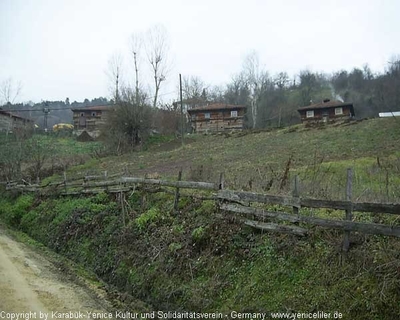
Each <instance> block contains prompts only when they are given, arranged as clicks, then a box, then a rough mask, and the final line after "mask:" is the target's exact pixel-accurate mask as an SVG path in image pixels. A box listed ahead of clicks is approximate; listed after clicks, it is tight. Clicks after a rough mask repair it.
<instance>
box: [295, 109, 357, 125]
mask: <svg viewBox="0 0 400 320" xmlns="http://www.w3.org/2000/svg"><path fill="white" fill-rule="evenodd" d="M341 108H342V109H343V114H340V115H336V114H335V108H329V109H314V117H312V118H307V111H309V110H300V117H301V121H302V122H308V121H311V122H312V121H322V120H323V118H324V115H325V114H327V116H328V119H327V120H328V121H330V120H335V119H347V118H349V117H350V116H351V110H350V107H349V106H345V107H341Z"/></svg>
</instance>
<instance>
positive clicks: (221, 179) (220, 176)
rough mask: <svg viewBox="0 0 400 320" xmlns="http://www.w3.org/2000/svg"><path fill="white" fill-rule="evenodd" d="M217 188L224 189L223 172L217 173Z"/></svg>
mask: <svg viewBox="0 0 400 320" xmlns="http://www.w3.org/2000/svg"><path fill="white" fill-rule="evenodd" d="M218 189H219V190H224V189H225V175H224V173H223V172H221V173H220V174H219V184H218Z"/></svg>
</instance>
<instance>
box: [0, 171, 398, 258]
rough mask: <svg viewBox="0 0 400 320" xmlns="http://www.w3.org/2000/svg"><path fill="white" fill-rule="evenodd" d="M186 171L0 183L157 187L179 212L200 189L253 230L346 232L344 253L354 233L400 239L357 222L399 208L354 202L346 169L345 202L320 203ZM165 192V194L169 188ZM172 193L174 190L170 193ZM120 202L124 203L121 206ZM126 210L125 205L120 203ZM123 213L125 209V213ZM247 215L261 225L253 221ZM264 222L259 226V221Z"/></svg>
mask: <svg viewBox="0 0 400 320" xmlns="http://www.w3.org/2000/svg"><path fill="white" fill-rule="evenodd" d="M181 177H182V172H181V171H180V172H179V175H178V179H177V180H176V181H171V180H160V179H149V178H138V177H128V176H123V174H113V175H107V172H106V171H105V172H104V174H103V175H87V176H85V177H81V178H79V179H78V178H73V179H67V176H66V173H64V179H63V181H58V182H51V183H49V184H46V185H38V184H27V183H26V182H24V184H18V183H17V182H15V181H14V182H7V183H0V184H3V185H5V186H6V190H7V191H16V192H34V193H38V194H40V195H42V196H47V195H57V196H74V195H76V196H79V195H88V194H96V193H100V192H108V193H120V194H121V195H122V194H125V193H126V192H128V191H132V190H135V188H136V186H137V185H151V186H156V187H158V188H156V189H155V190H153V191H152V192H170V193H172V194H174V195H175V201H174V208H175V210H177V208H178V202H179V198H180V197H181V196H185V195H183V194H181V193H180V189H197V190H208V191H211V192H212V194H211V195H208V196H204V197H203V196H198V195H193V194H191V195H190V196H191V197H198V198H200V199H212V200H215V201H217V202H218V203H219V207H220V209H221V210H223V211H225V212H231V213H234V214H237V215H240V216H243V215H244V216H246V217H247V218H246V219H242V220H243V222H244V223H245V224H246V225H249V226H251V227H254V228H258V229H262V230H266V231H274V232H285V233H288V232H289V233H293V234H296V235H299V236H302V235H303V236H304V235H305V234H306V233H307V229H305V228H303V227H299V226H297V225H288V224H278V223H274V222H268V223H267V222H265V221H264V220H265V219H273V220H277V221H283V222H285V223H288V222H289V223H295V224H298V223H303V224H308V225H316V226H320V227H325V228H330V229H340V230H343V231H344V240H343V249H344V250H345V251H347V250H348V249H349V244H350V240H349V237H350V232H362V233H367V234H376V235H385V236H395V237H400V225H387V224H376V223H366V222H356V221H353V212H368V213H388V214H394V215H400V203H375V202H353V201H352V200H351V187H352V177H353V174H352V170H351V169H348V175H347V184H346V190H345V194H346V200H322V199H311V198H303V197H301V196H300V190H299V182H298V177H297V176H296V177H295V180H294V182H295V183H294V190H293V193H292V195H291V196H286V195H269V194H262V193H254V192H245V191H234V190H228V189H224V175H223V174H221V175H220V180H219V183H210V182H197V181H182V180H181ZM79 180H82V182H79ZM165 187H167V189H166V188H165ZM168 188H174V189H175V191H171V190H170V189H168ZM121 203H122V201H121ZM252 203H261V204H270V205H281V206H284V207H292V212H291V213H288V212H276V211H268V210H266V209H262V208H255V207H252V206H251V204H252ZM122 206H123V204H122ZM301 208H317V209H318V208H330V209H334V210H344V211H345V215H344V216H343V220H338V219H326V218H320V217H312V216H308V215H304V214H302V213H301ZM122 211H123V212H124V209H123V210H122ZM248 216H251V217H253V219H257V220H249V219H248ZM260 220H261V221H260Z"/></svg>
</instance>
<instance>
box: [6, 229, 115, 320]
mask: <svg viewBox="0 0 400 320" xmlns="http://www.w3.org/2000/svg"><path fill="white" fill-rule="evenodd" d="M105 309H109V304H108V302H107V301H105V300H104V299H103V298H100V297H99V296H98V295H97V294H94V291H93V290H91V289H89V288H88V287H87V286H83V285H78V284H77V283H76V281H72V277H71V276H68V275H66V274H65V272H62V271H61V270H60V269H59V268H57V267H56V266H55V265H54V264H52V263H51V262H50V261H49V259H48V258H47V257H45V255H43V254H40V253H38V252H36V250H33V249H31V248H29V247H28V246H27V245H25V244H22V243H19V242H17V241H15V240H13V239H12V238H11V237H10V236H9V235H7V232H5V230H4V229H3V228H2V227H1V226H0V318H4V319H5V315H6V313H16V312H32V313H33V312H36V313H37V315H38V314H39V313H40V312H42V313H47V314H49V318H51V315H52V312H54V311H56V312H64V313H66V312H76V311H82V312H84V313H86V312H101V313H105V312H106V310H105ZM2 311H3V312H2ZM1 312H2V313H1ZM2 315H3V317H2ZM36 318H37V319H38V318H39V317H38V316H37V317H36Z"/></svg>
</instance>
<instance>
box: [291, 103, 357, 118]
mask: <svg viewBox="0 0 400 320" xmlns="http://www.w3.org/2000/svg"><path fill="white" fill-rule="evenodd" d="M297 111H298V112H299V113H300V118H301V122H303V123H307V124H312V123H320V122H322V123H324V122H325V123H327V122H334V121H337V120H346V119H351V118H353V117H354V116H355V114H354V107H353V104H352V103H346V102H341V101H335V100H332V101H331V100H329V99H325V100H323V101H322V102H319V103H314V104H311V105H309V106H305V107H301V108H299V109H297Z"/></svg>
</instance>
